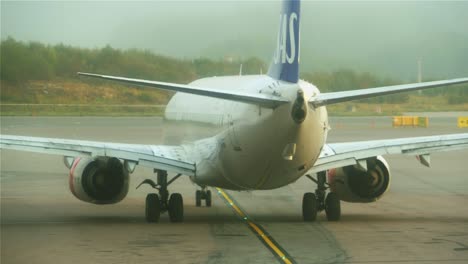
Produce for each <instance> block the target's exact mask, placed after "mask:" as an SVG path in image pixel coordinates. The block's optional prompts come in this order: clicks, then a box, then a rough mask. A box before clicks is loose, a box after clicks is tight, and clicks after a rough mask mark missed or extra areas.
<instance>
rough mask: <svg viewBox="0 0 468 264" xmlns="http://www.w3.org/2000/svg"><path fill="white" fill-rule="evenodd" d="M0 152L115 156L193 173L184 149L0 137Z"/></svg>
mask: <svg viewBox="0 0 468 264" xmlns="http://www.w3.org/2000/svg"><path fill="white" fill-rule="evenodd" d="M0 149H14V150H22V151H29V152H38V153H47V154H56V155H63V156H70V157H98V156H101V157H115V158H119V159H122V160H125V161H127V162H132V163H133V164H138V165H141V166H145V167H150V168H157V169H164V170H168V171H172V172H175V173H180V174H183V175H187V176H194V175H195V173H196V166H195V163H194V162H192V161H191V160H190V158H189V157H188V155H187V151H186V149H185V148H184V147H183V146H156V145H138V144H118V143H105V142H95V141H84V140H69V139H57V138H41V137H23V136H11V135H0Z"/></svg>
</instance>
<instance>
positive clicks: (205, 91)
mask: <svg viewBox="0 0 468 264" xmlns="http://www.w3.org/2000/svg"><path fill="white" fill-rule="evenodd" d="M78 75H82V76H87V77H92V78H98V79H104V80H110V81H115V82H121V83H126V84H132V85H138V86H146V87H153V88H158V89H162V90H167V91H174V92H181V93H190V94H195V95H202V96H208V97H213V98H219V99H226V100H231V101H238V102H242V103H250V104H256V105H260V106H262V107H265V108H276V107H278V106H279V105H281V104H284V103H288V100H286V99H284V98H282V97H279V96H274V95H268V94H261V93H257V94H250V93H245V92H240V91H231V90H216V89H210V88H202V87H195V86H190V85H184V84H176V83H167V82H158V81H149V80H141V79H132V78H125V77H118V76H110V75H101V74H94V73H84V72H79V73H78Z"/></svg>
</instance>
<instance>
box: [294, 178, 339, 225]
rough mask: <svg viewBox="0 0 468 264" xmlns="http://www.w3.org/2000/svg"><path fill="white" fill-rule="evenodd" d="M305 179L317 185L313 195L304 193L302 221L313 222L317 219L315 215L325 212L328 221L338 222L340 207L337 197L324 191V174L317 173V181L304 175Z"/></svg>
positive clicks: (325, 189) (325, 188)
mask: <svg viewBox="0 0 468 264" xmlns="http://www.w3.org/2000/svg"><path fill="white" fill-rule="evenodd" d="M306 177H307V178H309V179H310V180H312V181H313V182H315V183H316V184H317V189H316V190H315V193H310V192H309V193H305V194H304V197H303V199H302V216H303V218H304V221H308V222H313V221H315V220H316V218H317V213H318V212H321V211H323V210H325V213H326V215H327V219H328V221H338V220H339V219H340V216H341V205H340V199H339V198H338V195H337V194H336V193H334V192H329V193H328V195H325V194H326V191H327V189H328V187H326V185H327V183H326V172H325V171H322V172H319V173H317V179H314V178H312V176H310V175H306Z"/></svg>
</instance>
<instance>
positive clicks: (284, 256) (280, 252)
mask: <svg viewBox="0 0 468 264" xmlns="http://www.w3.org/2000/svg"><path fill="white" fill-rule="evenodd" d="M216 190H217V191H218V195H219V196H220V197H221V198H223V200H224V201H225V202H226V203H227V204H228V205H230V206H231V208H232V210H233V211H234V212H235V213H236V214H237V216H239V217H240V218H241V219H242V220H243V222H244V223H245V224H246V225H247V226H248V227H249V229H250V230H252V232H253V233H254V234H255V235H257V237H258V238H259V239H260V241H262V242H263V244H264V245H265V246H266V247H267V248H268V249H269V250H270V251H271V252H272V253H273V254H274V255H275V257H276V258H277V259H278V260H279V261H280V262H281V263H287V264H292V263H296V262H295V261H294V259H293V258H292V257H291V256H289V254H288V253H287V252H286V251H285V250H284V249H282V248H281V247H280V245H279V244H278V243H277V242H276V241H275V240H274V239H273V238H272V237H271V236H270V235H269V234H268V233H267V232H266V231H265V229H264V228H263V227H262V226H260V225H259V224H257V223H255V222H254V221H253V220H252V219H250V218H249V217H248V216H247V214H246V213H245V212H244V211H242V209H241V208H240V207H239V206H238V205H237V204H236V203H235V202H234V200H233V199H232V198H231V197H230V196H229V194H227V193H226V192H225V191H224V190H223V189H221V188H216Z"/></svg>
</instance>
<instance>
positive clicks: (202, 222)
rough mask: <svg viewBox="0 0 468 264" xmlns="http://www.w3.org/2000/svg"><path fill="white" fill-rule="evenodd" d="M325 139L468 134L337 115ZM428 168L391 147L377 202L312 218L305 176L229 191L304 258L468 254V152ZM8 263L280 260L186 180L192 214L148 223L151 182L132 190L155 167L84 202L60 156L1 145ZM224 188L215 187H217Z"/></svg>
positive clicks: (50, 128)
mask: <svg viewBox="0 0 468 264" xmlns="http://www.w3.org/2000/svg"><path fill="white" fill-rule="evenodd" d="M0 121H1V133H2V134H15V135H30V136H45V137H61V138H76V139H89V140H104V141H112V142H126V143H151V144H159V143H166V144H178V143H180V142H182V141H183V140H192V139H196V138H200V137H203V136H206V135H209V134H212V133H215V132H216V128H213V127H193V126H189V125H179V124H174V123H169V124H168V123H163V121H162V120H161V119H159V118H96V117H93V118H86V117H83V118H77V117H73V118H63V117H60V118H44V117H2V118H1V120H0ZM332 126H333V130H332V131H331V132H330V136H329V141H334V142H338V141H350V140H368V139H382V138H397V137H409V136H420V135H434V134H444V133H461V132H468V131H467V130H466V129H464V130H462V129H459V128H457V127H456V119H455V118H453V117H450V118H448V117H434V118H431V119H430V127H429V128H392V127H391V118H389V117H384V118H333V119H332ZM431 158H432V168H430V169H429V168H426V167H423V166H421V165H420V164H419V163H418V162H417V161H416V159H415V158H413V157H408V156H388V157H386V159H387V161H388V162H389V164H390V166H391V172H392V176H393V178H392V183H391V189H390V190H389V191H388V192H387V194H386V195H385V196H384V197H383V198H382V199H381V200H380V201H378V202H376V203H372V204H349V203H342V213H343V215H342V219H341V221H339V222H327V221H326V219H325V216H324V215H323V214H322V215H320V216H319V217H318V221H317V222H316V223H304V222H302V216H301V200H302V195H303V193H304V192H306V191H313V190H314V184H313V183H312V182H311V181H310V180H308V179H300V180H299V181H298V182H296V183H294V184H292V185H290V186H286V187H284V188H280V189H277V190H273V191H258V192H231V191H228V192H227V193H229V195H231V197H232V198H233V199H234V200H235V201H236V204H237V205H238V206H239V207H240V208H242V210H243V211H244V212H246V214H248V216H249V217H250V218H252V219H255V222H256V223H258V224H259V225H261V226H262V227H263V228H264V229H265V230H266V231H267V232H268V233H269V235H270V236H271V237H272V238H274V240H275V241H276V242H277V243H278V244H279V245H280V246H281V248H282V249H283V250H284V251H286V252H287V253H288V254H289V255H290V256H291V257H293V259H294V260H295V261H296V262H297V263H468V177H467V176H468V173H467V166H466V163H467V161H468V150H463V151H454V152H444V153H436V154H433V155H432V156H431ZM0 165H1V174H0V184H1V185H0V187H1V197H0V198H1V201H0V205H1V225H0V231H1V260H0V262H1V263H4V264H8V263H275V262H276V263H277V262H278V260H277V259H276V258H275V257H274V255H273V254H272V252H270V251H269V250H268V249H267V247H265V245H264V244H263V243H262V242H261V241H260V240H259V239H258V237H257V236H256V235H255V234H254V233H253V232H252V231H251V230H250V229H249V228H248V227H247V226H246V225H245V223H243V221H242V220H241V219H239V218H238V216H236V214H234V213H233V211H232V210H231V207H230V206H229V205H228V204H226V203H225V201H224V200H223V199H221V197H219V196H216V195H214V197H213V207H211V208H206V207H201V208H197V207H195V190H196V187H195V186H194V185H193V184H192V183H190V181H189V180H188V179H186V178H181V179H180V180H177V181H176V182H175V183H174V184H173V185H171V188H170V190H171V191H177V192H180V193H182V195H183V197H184V204H185V221H184V223H178V224H173V223H170V222H169V219H168V216H167V215H163V216H162V217H161V221H160V223H158V224H148V223H146V222H145V220H144V199H145V196H146V194H147V193H148V192H150V191H151V189H150V187H147V186H144V187H142V188H140V189H138V190H135V187H136V185H138V184H139V183H140V182H141V181H142V180H144V179H145V178H152V177H153V175H152V172H151V170H149V169H145V168H141V167H138V168H137V169H136V171H135V173H134V174H133V175H132V178H131V187H130V193H129V195H128V197H127V198H126V199H125V200H124V201H122V202H121V203H119V204H116V205H110V206H99V205H92V204H87V203H84V202H81V201H79V200H77V199H76V198H74V197H73V195H72V194H71V193H70V191H69V190H68V178H67V173H68V171H67V169H66V168H65V166H64V165H63V162H62V157H58V156H49V155H42V154H34V153H26V152H18V151H11V150H3V151H1V164H0ZM212 191H213V192H214V193H216V190H214V189H213V190H212Z"/></svg>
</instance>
